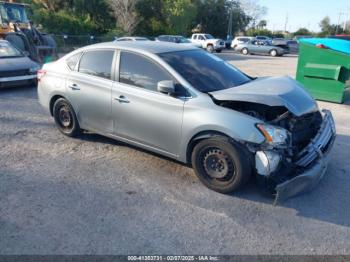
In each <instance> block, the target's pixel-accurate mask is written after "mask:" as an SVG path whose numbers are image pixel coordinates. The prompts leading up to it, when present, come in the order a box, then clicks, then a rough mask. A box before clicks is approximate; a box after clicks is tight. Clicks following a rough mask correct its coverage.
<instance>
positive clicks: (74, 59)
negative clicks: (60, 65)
mask: <svg viewBox="0 0 350 262" xmlns="http://www.w3.org/2000/svg"><path fill="white" fill-rule="evenodd" d="M81 54H82V53H81V52H80V53H78V54H75V55H72V56H71V57H69V58H68V59H67V65H68V67H69V69H70V70H74V69H75V66H76V65H77V63H78V62H79V58H80V57H81Z"/></svg>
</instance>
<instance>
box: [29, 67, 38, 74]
mask: <svg viewBox="0 0 350 262" xmlns="http://www.w3.org/2000/svg"><path fill="white" fill-rule="evenodd" d="M40 68H41V67H40V66H39V65H36V66H34V67H32V68H30V69H29V73H31V74H36V73H37V72H38V71H39V70H40Z"/></svg>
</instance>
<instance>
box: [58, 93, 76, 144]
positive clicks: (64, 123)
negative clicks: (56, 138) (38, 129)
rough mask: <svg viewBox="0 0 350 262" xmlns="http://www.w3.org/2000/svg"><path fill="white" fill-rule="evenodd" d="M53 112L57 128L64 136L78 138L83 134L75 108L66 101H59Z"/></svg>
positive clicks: (61, 99) (60, 99) (62, 99)
mask: <svg viewBox="0 0 350 262" xmlns="http://www.w3.org/2000/svg"><path fill="white" fill-rule="evenodd" d="M52 111H53V117H54V119H55V123H56V125H57V128H58V130H60V132H61V133H62V134H64V135H66V136H69V137H76V136H78V135H79V134H80V133H81V129H80V126H79V123H78V120H77V117H76V115H75V112H74V110H73V107H72V106H71V104H70V103H69V102H68V101H67V100H66V99H64V98H59V99H57V101H56V102H55V104H54V106H53V110H52Z"/></svg>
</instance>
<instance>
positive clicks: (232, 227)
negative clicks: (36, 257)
mask: <svg viewBox="0 0 350 262" xmlns="http://www.w3.org/2000/svg"><path fill="white" fill-rule="evenodd" d="M220 57H223V58H224V59H226V60H228V61H230V62H231V63H233V64H234V65H236V66H237V67H238V68H240V69H242V70H243V71H245V72H246V73H248V74H250V75H254V76H266V75H290V76H294V75H295V68H296V63H297V57H294V56H289V57H282V58H279V57H277V58H272V57H261V56H260V57H258V56H241V55H235V54H232V53H231V52H225V53H223V54H220ZM320 107H321V108H329V109H331V110H332V112H333V114H334V117H335V120H336V125H337V131H338V137H337V140H336V142H335V146H334V150H333V152H332V154H331V161H330V165H329V170H328V172H327V174H326V176H325V178H324V179H323V180H322V181H321V183H320V185H319V186H318V187H317V188H316V189H315V190H314V191H312V192H311V193H308V194H305V195H302V196H299V197H296V198H293V199H290V200H289V201H287V202H285V203H284V204H283V205H280V206H273V205H272V199H270V198H268V197H266V196H264V195H262V194H261V193H259V190H258V188H257V186H256V185H255V183H254V181H252V182H251V183H250V184H249V185H248V186H247V187H246V188H245V189H244V190H242V191H240V192H238V193H236V194H234V195H222V194H218V193H216V192H213V191H211V190H209V189H207V188H206V187H204V186H203V185H202V184H201V183H200V182H199V181H198V179H197V178H196V176H195V175H194V173H193V171H192V170H191V169H189V168H187V167H184V166H182V165H181V164H179V163H176V162H173V161H169V160H168V159H165V158H163V157H160V156H157V155H154V154H150V153H148V152H145V151H142V150H139V149H137V148H134V147H130V146H128V145H125V144H123V143H120V142H117V141H113V140H110V139H107V138H103V137H101V136H98V135H94V134H85V135H83V136H82V137H81V138H79V139H71V138H67V137H64V136H63V135H61V134H60V133H59V132H58V131H57V129H56V128H55V126H54V122H53V120H52V118H51V117H50V116H48V115H47V114H46V113H44V111H43V110H42V108H41V107H40V105H39V103H38V99H37V91H36V88H35V87H27V88H12V89H9V90H0V254H29V255H30V254H204V253H205V254H210V255H218V254H350V245H349V239H350V208H349V207H350V197H349V188H350V161H349V158H350V150H349V146H350V121H349V116H350V109H349V106H348V105H337V104H331V103H325V102H321V103H320Z"/></svg>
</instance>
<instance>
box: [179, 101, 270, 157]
mask: <svg viewBox="0 0 350 262" xmlns="http://www.w3.org/2000/svg"><path fill="white" fill-rule="evenodd" d="M210 101H212V100H211V99H210ZM195 103H196V102H194V101H193V103H192V102H189V103H186V104H185V109H184V117H183V128H182V139H181V147H180V148H181V152H180V155H179V158H180V161H182V162H186V161H187V147H188V145H189V144H190V143H191V141H192V139H193V138H194V137H196V136H197V135H198V134H201V133H205V132H216V133H221V134H223V135H226V136H227V137H230V138H232V139H233V140H235V141H237V142H242V143H244V142H250V143H256V144H261V143H263V142H264V141H265V138H264V136H263V135H262V134H261V133H260V132H259V131H258V129H257V128H256V124H257V123H261V120H258V119H256V118H253V117H251V116H248V115H246V114H243V113H240V112H238V111H234V110H231V109H227V108H224V107H220V106H217V105H215V104H214V103H213V102H212V104H213V105H212V106H210V107H208V105H207V106H206V107H205V106H204V105H199V104H195Z"/></svg>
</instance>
